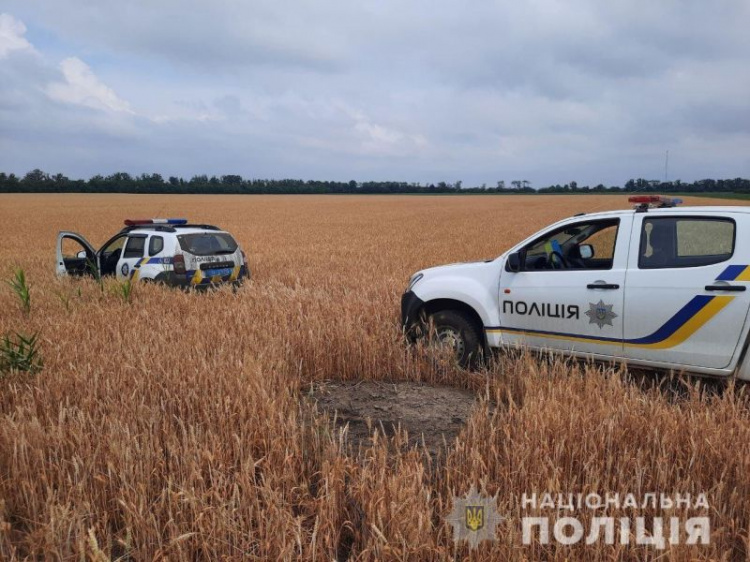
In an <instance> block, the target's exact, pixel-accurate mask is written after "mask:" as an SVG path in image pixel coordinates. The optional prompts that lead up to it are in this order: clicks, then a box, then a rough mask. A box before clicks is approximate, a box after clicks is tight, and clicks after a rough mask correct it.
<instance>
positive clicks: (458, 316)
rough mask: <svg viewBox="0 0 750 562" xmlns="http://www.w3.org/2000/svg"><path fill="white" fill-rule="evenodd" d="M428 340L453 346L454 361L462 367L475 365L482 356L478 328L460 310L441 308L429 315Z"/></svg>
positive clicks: (470, 367)
mask: <svg viewBox="0 0 750 562" xmlns="http://www.w3.org/2000/svg"><path fill="white" fill-rule="evenodd" d="M429 320H430V340H431V342H432V343H434V344H438V345H450V346H452V347H453V351H454V354H455V359H456V363H458V364H459V365H460V366H461V367H463V368H468V369H472V368H475V367H477V366H478V365H479V364H480V362H481V357H482V348H483V346H482V338H481V336H480V333H479V329H478V328H477V326H476V325H475V324H474V322H472V321H471V319H470V318H469V316H468V315H466V314H465V313H463V312H461V311H460V310H441V311H439V312H435V313H434V314H431V315H430V318H429Z"/></svg>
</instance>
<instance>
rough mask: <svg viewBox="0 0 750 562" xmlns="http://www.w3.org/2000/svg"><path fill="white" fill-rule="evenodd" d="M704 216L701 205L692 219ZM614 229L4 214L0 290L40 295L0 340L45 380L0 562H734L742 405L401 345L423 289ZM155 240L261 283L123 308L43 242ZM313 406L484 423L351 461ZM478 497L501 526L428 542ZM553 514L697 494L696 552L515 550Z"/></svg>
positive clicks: (1, 521) (496, 219)
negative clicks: (404, 403)
mask: <svg viewBox="0 0 750 562" xmlns="http://www.w3.org/2000/svg"><path fill="white" fill-rule="evenodd" d="M698 201H699V202H700V203H701V204H705V203H710V202H711V201H710V200H706V199H700V200H698V199H696V200H688V201H687V203H695V202H698ZM722 204H725V203H722ZM626 205H627V202H626V197H625V196H622V195H618V196H609V195H606V196H605V195H601V196H593V195H592V196H533V197H528V196H461V197H459V196H450V197H420V196H393V197H389V196H244V197H243V196H215V197H210V196H143V195H1V196H0V264H1V265H0V277H2V278H4V279H10V278H11V276H12V275H13V270H14V268H15V267H21V268H23V270H24V271H25V273H26V276H27V278H28V280H29V283H30V286H31V289H30V309H29V311H28V312H25V311H24V310H23V308H22V307H21V306H20V305H19V302H18V299H17V297H16V296H15V295H14V294H13V292H12V291H11V290H10V289H9V288H8V287H7V286H6V285H5V284H3V286H2V287H0V311H2V312H0V335H5V334H14V333H17V332H21V333H25V334H33V333H37V332H38V333H39V339H40V354H41V357H42V358H43V361H44V365H43V368H42V369H41V371H39V372H38V373H36V374H29V373H22V372H11V373H7V374H4V375H0V559H3V560H24V559H33V560H37V559H44V560H47V559H48V560H115V559H119V560H298V559H303V560H320V561H329V560H333V559H338V560H344V559H351V560H445V559H451V560H453V559H457V560H463V559H472V560H643V559H657V558H658V559H675V560H693V559H723V560H740V559H745V558H746V557H747V556H748V552H750V545H749V544H748V541H749V540H750V539H749V533H750V502H748V498H749V497H750V415H749V414H750V409H749V408H748V407H749V406H750V404H749V403H748V398H747V390H746V388H745V386H744V385H740V384H737V385H733V384H730V385H728V386H727V387H723V386H716V385H710V384H709V385H707V386H706V385H705V384H704V383H703V382H701V381H699V380H696V379H686V378H684V377H677V376H675V377H671V378H669V377H664V376H661V377H657V376H655V375H643V374H630V373H627V372H625V371H623V370H618V369H611V368H606V367H601V366H595V365H580V364H569V363H565V362H563V361H560V360H552V359H544V358H541V359H539V358H534V357H529V356H527V355H525V354H523V353H514V354H511V355H508V356H501V357H499V358H498V359H497V360H496V361H494V362H492V363H491V365H490V366H489V368H488V369H486V370H484V371H481V372H475V373H467V372H465V371H461V370H459V369H457V368H455V367H454V366H452V365H451V364H450V363H448V362H445V361H441V360H438V359H436V358H435V357H434V355H433V354H431V353H430V350H429V349H424V348H421V347H419V346H417V347H412V348H409V347H407V346H405V345H404V343H403V340H402V337H401V333H400V331H399V325H398V324H399V299H400V295H401V293H402V292H403V290H404V288H405V285H406V282H407V280H408V278H409V275H410V274H411V273H413V272H414V271H416V270H418V269H420V268H423V267H426V266H430V265H437V264H443V263H450V262H456V261H471V260H479V259H486V258H492V257H495V256H497V255H498V254H500V253H502V252H503V251H504V250H506V249H507V248H509V247H510V246H511V245H513V244H514V243H515V242H517V241H519V240H520V239H522V238H524V237H526V236H527V235H530V234H532V233H533V232H535V231H536V230H538V229H540V228H542V227H544V226H545V225H547V224H548V223H549V222H551V221H553V220H556V219H559V218H564V217H566V216H570V215H572V214H574V213H577V212H582V211H596V210H606V209H616V208H623V207H625V206H626ZM151 216H162V217H164V216H171V217H187V218H189V219H191V220H192V221H195V222H204V223H213V224H218V225H220V226H221V227H223V228H225V229H227V230H229V231H230V232H231V233H233V234H234V236H235V237H236V238H237V240H238V241H239V243H240V244H241V245H242V246H243V248H244V249H245V251H246V253H247V256H248V261H249V264H250V267H251V270H252V273H253V278H252V281H251V282H250V283H247V284H245V285H244V286H243V287H242V288H241V289H239V290H238V291H236V292H234V291H232V290H229V289H221V290H217V291H213V292H209V293H207V294H193V293H187V292H181V291H177V290H171V289H168V288H164V287H160V286H153V285H144V286H140V285H139V286H136V287H135V289H134V291H133V294H132V295H131V298H130V299H125V298H123V297H122V295H121V294H119V293H118V292H117V287H116V286H114V283H113V282H111V281H108V282H105V283H104V285H103V286H99V285H98V284H97V283H96V282H94V281H93V280H83V281H82V280H69V279H62V280H58V279H56V278H55V275H54V261H55V260H54V243H55V236H56V233H57V231H58V230H73V231H77V232H80V233H82V234H83V235H85V236H86V237H87V238H88V239H89V240H90V241H91V242H92V243H94V245H95V246H97V247H98V245H100V244H101V243H102V242H104V241H105V240H106V239H107V238H108V237H109V236H110V235H112V234H114V232H115V231H116V230H118V229H119V228H120V225H121V224H122V221H123V219H125V218H128V217H135V218H140V217H151ZM327 380H335V381H354V380H364V381H411V382H419V383H424V384H430V385H441V386H448V387H454V388H457V389H462V390H467V391H469V392H471V393H473V394H474V395H475V396H476V406H475V407H474V408H473V410H472V411H471V414H470V415H469V418H468V420H467V423H466V425H465V427H464V428H463V430H462V431H461V432H460V434H459V435H458V437H457V438H456V440H455V441H451V442H446V443H445V447H444V449H443V451H442V452H441V454H440V455H437V456H436V455H429V454H427V453H426V452H425V451H424V450H423V449H421V448H420V447H418V446H417V447H412V446H410V445H409V441H408V440H407V435H405V434H404V432H403V431H400V432H399V431H397V432H396V433H395V434H394V435H392V436H383V435H379V434H376V435H375V437H374V439H372V440H370V441H368V442H367V443H366V444H365V445H362V446H360V447H358V448H356V450H355V449H354V448H352V447H351V445H349V444H347V442H346V433H345V432H343V433H342V431H341V430H340V429H339V428H338V427H337V426H336V425H334V422H333V420H331V419H330V417H329V416H328V415H326V414H325V413H323V412H320V411H316V410H315V409H314V408H313V407H312V406H311V405H310V402H309V401H308V400H306V399H305V395H306V393H307V392H308V389H309V387H310V385H311V384H313V385H314V384H315V383H319V382H322V381H327ZM417 406H418V405H417ZM472 486H476V487H477V488H478V489H479V490H480V491H481V492H482V493H484V494H485V495H488V496H494V495H497V506H498V512H499V513H500V514H501V515H502V516H503V517H504V518H505V519H504V520H503V522H502V523H501V524H500V526H498V528H497V540H496V541H494V542H483V543H481V544H480V545H479V547H478V548H477V549H476V550H469V548H468V546H467V545H466V544H465V543H454V541H453V535H452V529H451V527H450V526H449V525H448V524H447V523H446V521H445V518H446V517H447V515H448V514H449V512H450V510H451V507H452V503H453V497H454V496H463V495H465V494H466V493H467V492H468V491H469V490H470V488H471V487H472ZM545 491H546V492H559V493H565V494H567V493H574V494H578V493H582V494H587V493H589V492H595V493H601V494H605V493H621V494H626V493H637V494H640V493H644V492H657V493H658V492H662V493H670V494H672V493H676V492H679V493H691V494H694V495H698V494H699V493H705V494H706V497H707V499H708V501H709V502H710V511H709V516H710V519H711V537H710V538H711V540H710V544H708V545H685V544H681V545H667V547H666V548H665V549H664V550H659V549H655V548H654V547H648V546H642V545H635V544H632V543H630V544H626V545H622V544H620V543H615V544H605V543H604V541H599V542H597V543H594V544H588V545H587V544H583V542H581V543H579V544H576V545H572V546H563V545H560V544H555V543H554V542H553V543H550V544H543V543H542V542H540V541H534V542H532V544H530V545H525V544H523V543H522V541H521V534H520V524H519V520H520V518H521V517H522V515H523V506H522V502H521V497H522V494H524V493H527V494H531V493H535V492H539V493H542V492H545ZM623 513H625V512H623ZM638 514H639V515H643V516H645V517H653V516H654V515H655V513H654V512H653V511H649V509H648V508H644V509H643V510H642V511H639V512H638ZM615 515H621V513H619V512H618V513H616V514H615ZM625 515H626V516H631V515H632V512H626V513H625Z"/></svg>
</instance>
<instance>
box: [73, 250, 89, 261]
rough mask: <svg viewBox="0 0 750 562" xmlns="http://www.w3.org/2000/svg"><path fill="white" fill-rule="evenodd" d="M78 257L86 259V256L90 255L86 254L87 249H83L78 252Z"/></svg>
mask: <svg viewBox="0 0 750 562" xmlns="http://www.w3.org/2000/svg"><path fill="white" fill-rule="evenodd" d="M76 257H77V258H80V259H86V258H87V257H88V256H87V255H86V250H81V251H80V252H78V253H77V254H76Z"/></svg>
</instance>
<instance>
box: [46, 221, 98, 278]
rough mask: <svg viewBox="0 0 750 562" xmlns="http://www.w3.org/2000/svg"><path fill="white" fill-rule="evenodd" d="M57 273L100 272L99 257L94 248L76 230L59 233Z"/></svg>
mask: <svg viewBox="0 0 750 562" xmlns="http://www.w3.org/2000/svg"><path fill="white" fill-rule="evenodd" d="M56 271H57V275H59V276H61V277H62V276H65V275H73V276H76V277H81V276H84V275H92V276H93V275H95V274H96V273H98V272H99V258H98V256H97V254H96V251H95V250H94V248H93V247H92V246H91V244H89V242H88V240H86V239H85V238H84V237H83V236H81V235H80V234H78V233H76V232H68V231H65V230H64V231H62V232H58V233H57V267H56Z"/></svg>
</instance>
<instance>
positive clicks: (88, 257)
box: [57, 219, 250, 288]
mask: <svg viewBox="0 0 750 562" xmlns="http://www.w3.org/2000/svg"><path fill="white" fill-rule="evenodd" d="M70 247H73V248H75V251H73V252H70V251H67V250H69V248H70ZM79 247H80V248H82V249H80V250H79V249H78V248H79ZM57 274H58V275H60V276H65V275H72V276H84V275H91V276H97V275H100V276H102V277H104V276H108V275H111V276H116V277H117V279H120V280H128V279H129V280H131V281H146V280H148V281H154V282H160V283H165V284H167V285H173V286H179V287H195V288H203V287H208V286H211V285H218V284H222V283H234V284H239V283H241V282H242V281H243V280H244V279H245V278H248V277H249V276H250V270H249V269H248V266H247V260H246V258H245V253H244V252H243V251H242V249H241V248H240V247H239V245H238V244H237V242H236V241H235V239H234V238H233V237H232V235H231V234H229V233H228V232H225V231H223V230H221V229H219V228H217V227H215V226H211V225H207V224H189V223H188V221H187V220H185V219H146V220H126V221H125V228H123V229H122V230H121V231H120V232H118V233H117V234H115V235H114V236H113V237H112V238H110V239H109V240H107V241H106V242H105V243H104V245H102V247H101V248H99V250H94V247H93V246H92V245H91V244H89V242H88V241H87V240H86V239H85V238H84V237H83V236H81V235H80V234H77V233H75V232H68V231H63V232H60V233H58V235H57Z"/></svg>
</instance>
